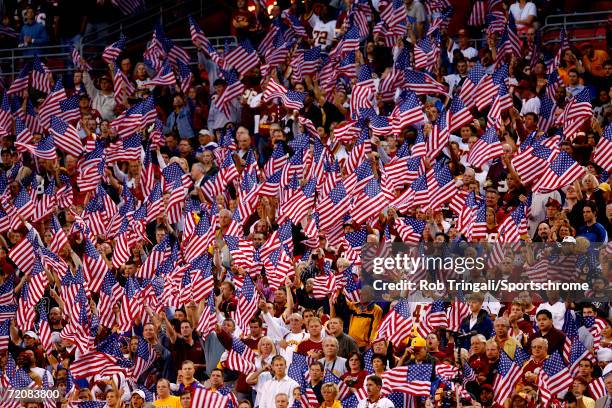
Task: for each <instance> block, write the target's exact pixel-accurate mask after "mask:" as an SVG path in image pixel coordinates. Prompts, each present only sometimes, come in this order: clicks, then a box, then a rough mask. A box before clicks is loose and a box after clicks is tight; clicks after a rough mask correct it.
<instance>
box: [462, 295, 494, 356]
mask: <svg viewBox="0 0 612 408" xmlns="http://www.w3.org/2000/svg"><path fill="white" fill-rule="evenodd" d="M483 302H484V296H483V295H482V294H481V293H478V292H477V293H474V294H472V295H471V296H470V299H469V307H470V314H469V316H467V317H465V318H464V319H463V321H462V322H461V332H462V333H469V332H472V331H474V332H476V333H478V334H482V335H483V336H484V337H485V339H486V338H487V337H489V336H490V335H491V333H493V322H492V321H491V319H490V318H489V314H488V313H487V312H486V311H485V310H484V309H483V308H482V304H483ZM469 341H470V339H469V337H467V338H465V339H464V340H463V343H462V344H461V347H462V348H464V349H468V348H469V346H468V344H469Z"/></svg>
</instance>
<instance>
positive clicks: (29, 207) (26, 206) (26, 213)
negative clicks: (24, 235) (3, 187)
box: [11, 185, 34, 229]
mask: <svg viewBox="0 0 612 408" xmlns="http://www.w3.org/2000/svg"><path fill="white" fill-rule="evenodd" d="M12 204H13V207H14V211H15V215H13V216H12V218H11V228H12V229H17V228H19V226H20V225H21V224H22V223H21V220H20V219H19V217H18V216H21V217H23V219H24V220H29V219H31V218H32V216H33V215H34V201H33V200H32V198H31V197H30V194H28V192H27V190H26V188H25V187H24V186H23V185H22V186H21V188H20V190H19V193H17V195H16V196H15V198H14V199H13V203H12Z"/></svg>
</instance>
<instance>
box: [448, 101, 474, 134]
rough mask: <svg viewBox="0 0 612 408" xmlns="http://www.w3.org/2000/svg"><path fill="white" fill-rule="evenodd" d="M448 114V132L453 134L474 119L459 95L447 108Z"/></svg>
mask: <svg viewBox="0 0 612 408" xmlns="http://www.w3.org/2000/svg"><path fill="white" fill-rule="evenodd" d="M448 110H449V112H450V126H449V130H450V131H451V132H454V131H455V130H457V129H459V128H460V127H461V126H463V125H466V124H468V123H470V122H471V121H472V119H473V118H474V117H473V116H472V113H471V112H470V109H469V107H468V106H466V105H465V104H464V103H463V101H462V100H461V97H460V96H459V95H455V96H454V97H453V100H452V101H451V104H450V106H449V108H448Z"/></svg>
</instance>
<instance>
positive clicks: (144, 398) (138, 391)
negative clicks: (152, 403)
mask: <svg viewBox="0 0 612 408" xmlns="http://www.w3.org/2000/svg"><path fill="white" fill-rule="evenodd" d="M134 395H138V396H139V397H140V398H142V399H143V400H146V399H147V397H146V395H145V393H144V391H142V390H134V391H132V394H130V398H132V397H133V396H134Z"/></svg>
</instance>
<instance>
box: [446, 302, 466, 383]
mask: <svg viewBox="0 0 612 408" xmlns="http://www.w3.org/2000/svg"><path fill="white" fill-rule="evenodd" d="M469 314H470V308H469V306H468V305H467V303H466V302H465V298H464V296H463V292H461V291H458V292H457V294H456V295H455V299H454V300H453V302H451V306H450V308H449V310H448V319H447V321H448V329H449V330H452V331H459V329H460V327H461V322H462V321H463V319H464V318H465V317H467V316H468V315H469ZM464 373H465V375H467V371H466V370H465V369H464Z"/></svg>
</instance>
